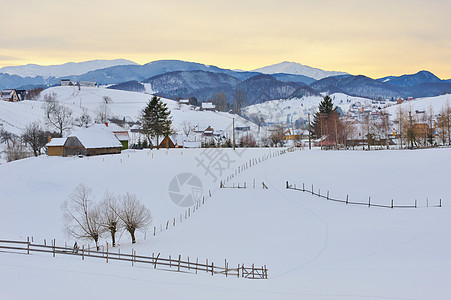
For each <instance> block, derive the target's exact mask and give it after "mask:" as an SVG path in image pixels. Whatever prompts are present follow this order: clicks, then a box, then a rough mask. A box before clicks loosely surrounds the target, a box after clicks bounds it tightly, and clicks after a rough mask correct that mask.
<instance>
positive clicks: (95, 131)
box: [69, 126, 122, 149]
mask: <svg viewBox="0 0 451 300" xmlns="http://www.w3.org/2000/svg"><path fill="white" fill-rule="evenodd" d="M71 136H75V137H77V138H78V140H79V141H80V142H81V143H82V144H83V146H84V147H85V148H86V149H89V148H114V147H122V144H121V142H119V140H118V139H117V138H116V137H115V136H114V134H113V133H112V132H111V131H108V130H105V129H102V128H99V127H95V126H93V127H89V128H86V129H79V130H77V131H75V132H73V133H72V134H71V135H69V137H71Z"/></svg>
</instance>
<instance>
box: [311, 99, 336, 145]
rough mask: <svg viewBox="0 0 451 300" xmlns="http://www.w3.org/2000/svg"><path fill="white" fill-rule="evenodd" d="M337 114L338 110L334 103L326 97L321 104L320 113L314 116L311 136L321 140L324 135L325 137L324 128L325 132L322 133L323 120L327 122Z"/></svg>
mask: <svg viewBox="0 0 451 300" xmlns="http://www.w3.org/2000/svg"><path fill="white" fill-rule="evenodd" d="M335 114H336V108H335V109H334V104H333V103H332V98H330V97H329V96H328V95H326V96H325V97H324V98H323V100H322V101H321V102H320V103H319V106H318V111H317V112H316V113H315V115H314V116H313V121H312V123H311V124H310V128H311V132H310V134H311V135H312V137H314V138H319V137H321V136H322V135H325V133H326V132H325V131H324V128H323V132H321V131H322V130H321V119H322V120H323V123H325V122H324V121H327V120H328V119H329V117H330V116H331V115H335Z"/></svg>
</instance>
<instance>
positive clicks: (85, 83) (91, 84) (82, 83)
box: [80, 81, 97, 87]
mask: <svg viewBox="0 0 451 300" xmlns="http://www.w3.org/2000/svg"><path fill="white" fill-rule="evenodd" d="M80 86H86V87H96V86H97V82H95V81H80Z"/></svg>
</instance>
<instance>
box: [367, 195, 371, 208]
mask: <svg viewBox="0 0 451 300" xmlns="http://www.w3.org/2000/svg"><path fill="white" fill-rule="evenodd" d="M368 207H371V196H369V197H368Z"/></svg>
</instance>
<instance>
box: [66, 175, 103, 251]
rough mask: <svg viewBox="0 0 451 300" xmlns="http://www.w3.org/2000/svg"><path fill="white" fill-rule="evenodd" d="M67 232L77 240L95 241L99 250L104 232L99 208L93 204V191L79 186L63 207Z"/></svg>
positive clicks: (82, 185) (81, 185)
mask: <svg viewBox="0 0 451 300" xmlns="http://www.w3.org/2000/svg"><path fill="white" fill-rule="evenodd" d="M61 208H62V210H63V213H64V220H65V227H66V232H67V233H68V234H69V235H70V236H72V237H74V238H76V239H87V240H93V241H94V242H95V244H96V248H97V250H99V239H100V236H101V234H102V232H103V231H104V227H103V226H102V223H101V220H100V212H99V209H98V207H96V206H95V205H94V203H93V197H92V190H91V189H90V188H89V187H87V186H85V185H84V184H83V183H81V184H79V185H78V186H77V187H76V188H75V190H74V191H73V192H72V194H70V195H69V198H68V199H67V200H66V201H64V203H63V205H62V207H61Z"/></svg>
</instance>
